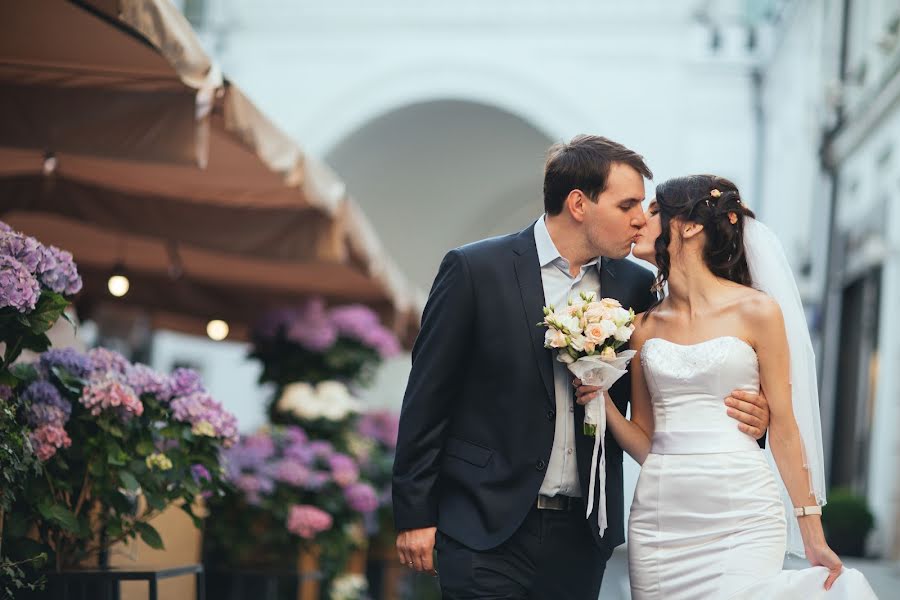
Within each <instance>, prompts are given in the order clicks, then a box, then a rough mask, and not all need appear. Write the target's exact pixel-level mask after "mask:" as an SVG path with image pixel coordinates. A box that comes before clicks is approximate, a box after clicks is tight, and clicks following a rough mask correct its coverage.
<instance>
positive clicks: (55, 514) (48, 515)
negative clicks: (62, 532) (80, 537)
mask: <svg viewBox="0 0 900 600" xmlns="http://www.w3.org/2000/svg"><path fill="white" fill-rule="evenodd" d="M38 511H40V513H41V516H42V517H44V518H45V519H47V520H48V521H53V522H54V523H56V524H58V525H61V526H62V527H63V528H64V529H67V530H69V531H71V532H73V533H78V531H79V529H80V527H79V526H78V519H77V518H76V517H75V515H74V514H73V513H72V511H70V510H69V509H68V508H66V507H65V506H62V505H61V504H51V503H50V502H48V501H44V502H41V503H40V504H38Z"/></svg>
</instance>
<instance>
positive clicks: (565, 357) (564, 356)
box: [556, 352, 575, 365]
mask: <svg viewBox="0 0 900 600" xmlns="http://www.w3.org/2000/svg"><path fill="white" fill-rule="evenodd" d="M556 360H558V361H559V362H561V363H566V364H567V365H571V364H572V363H573V362H575V358H574V357H573V356H572V355H571V354H569V353H568V352H560V353H559V356H557V357H556Z"/></svg>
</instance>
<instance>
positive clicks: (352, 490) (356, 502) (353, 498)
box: [344, 482, 378, 513]
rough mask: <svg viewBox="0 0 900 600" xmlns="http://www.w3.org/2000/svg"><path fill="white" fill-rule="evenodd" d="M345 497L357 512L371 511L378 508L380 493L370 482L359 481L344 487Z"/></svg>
mask: <svg viewBox="0 0 900 600" xmlns="http://www.w3.org/2000/svg"><path fill="white" fill-rule="evenodd" d="M344 498H346V499H347V504H349V505H350V508H352V509H353V510H355V511H356V512H360V513H370V512H374V511H376V510H378V495H377V494H376V493H375V489H374V488H373V487H372V486H371V485H369V484H368V483H362V482H357V483H354V484H351V485H349V486H347V487H346V488H345V489H344Z"/></svg>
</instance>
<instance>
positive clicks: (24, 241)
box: [0, 231, 43, 273]
mask: <svg viewBox="0 0 900 600" xmlns="http://www.w3.org/2000/svg"><path fill="white" fill-rule="evenodd" d="M0 254H3V255H6V256H9V257H12V258H14V259H16V260H17V261H19V263H21V264H22V265H23V266H24V267H25V268H26V269H28V271H29V273H35V272H37V270H38V265H40V263H41V258H42V257H43V247H42V246H41V243H40V242H39V241H37V240H36V239H34V238H33V237H29V236H27V235H23V234H21V233H18V232H16V231H4V232H2V233H0Z"/></svg>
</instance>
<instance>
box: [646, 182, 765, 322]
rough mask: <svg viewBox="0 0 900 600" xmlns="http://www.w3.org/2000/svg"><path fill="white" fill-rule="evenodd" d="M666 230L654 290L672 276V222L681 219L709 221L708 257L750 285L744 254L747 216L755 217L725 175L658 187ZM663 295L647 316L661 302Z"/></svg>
mask: <svg viewBox="0 0 900 600" xmlns="http://www.w3.org/2000/svg"><path fill="white" fill-rule="evenodd" d="M656 203H657V206H658V207H659V215H660V224H661V226H662V233H661V234H660V236H659V237H658V238H657V239H656V244H655V249H656V265H657V268H658V274H657V276H656V282H655V283H654V285H653V289H654V290H655V291H657V292H660V291H661V290H662V289H663V286H664V285H665V283H666V281H668V279H669V269H670V267H671V257H670V256H669V244H670V242H671V241H672V231H671V222H672V220H673V219H676V218H677V219H680V220H682V221H685V222H689V223H699V224H700V225H703V231H704V232H705V233H706V244H705V246H704V247H703V260H704V262H705V263H706V266H707V268H708V269H709V270H710V271H712V273H713V274H714V275H716V276H717V277H721V278H723V279H728V280H730V281H734V282H736V283H740V284H742V285H746V286H750V285H752V283H753V281H752V278H751V277H750V268H749V267H748V266H747V257H746V256H745V254H744V219H745V218H748V217H749V218H755V215H754V214H753V211H751V210H750V209H749V208H747V207H746V206H744V203H743V202H742V201H741V195H740V192H739V191H738V189H737V186H736V185H734V183H732V182H731V181H729V180H727V179H725V178H724V177H717V176H715V175H688V176H686V177H676V178H674V179H669V180H668V181H664V182H663V183H661V184H659V185H658V186H657V187H656ZM660 302H662V298H660V299H659V300H657V302H656V303H655V304H654V305H653V306H651V307H650V309H649V310H648V311H647V314H649V313H650V311H652V310H653V309H654V308H656V307H657V306H659V304H660Z"/></svg>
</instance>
